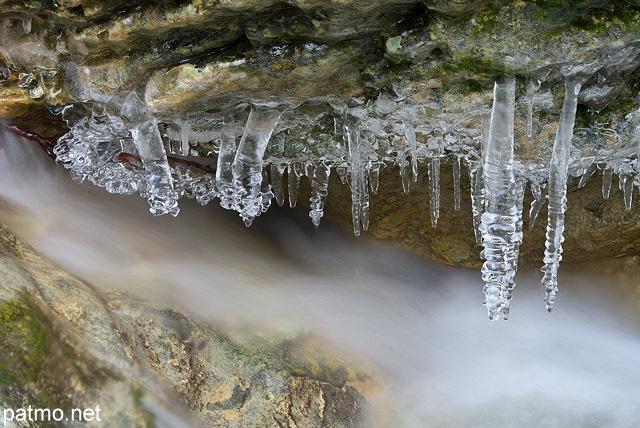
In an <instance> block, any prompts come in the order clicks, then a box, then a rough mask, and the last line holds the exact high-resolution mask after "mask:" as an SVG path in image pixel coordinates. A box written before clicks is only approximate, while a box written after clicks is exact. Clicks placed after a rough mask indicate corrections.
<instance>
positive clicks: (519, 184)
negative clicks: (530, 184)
mask: <svg viewBox="0 0 640 428" xmlns="http://www.w3.org/2000/svg"><path fill="white" fill-rule="evenodd" d="M525 187H526V180H525V179H524V178H522V177H518V178H516V191H515V193H516V208H517V210H518V211H517V221H516V233H515V234H514V239H513V241H512V242H511V243H510V246H509V248H507V251H506V253H507V254H509V255H510V260H511V269H512V270H513V275H512V276H511V280H510V281H509V284H508V286H507V289H506V298H507V301H508V302H509V304H508V305H507V306H506V307H505V308H504V309H503V310H502V316H503V318H504V319H505V320H506V319H508V318H509V310H510V309H511V298H512V297H513V289H514V288H515V286H516V281H515V274H516V273H517V271H518V258H519V256H520V244H522V238H523V234H522V224H523V215H522V213H523V211H524V189H525Z"/></svg>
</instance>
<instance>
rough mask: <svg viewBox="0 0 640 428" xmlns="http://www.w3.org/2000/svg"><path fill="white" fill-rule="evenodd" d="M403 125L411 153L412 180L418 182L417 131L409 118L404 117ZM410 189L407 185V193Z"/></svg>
mask: <svg viewBox="0 0 640 428" xmlns="http://www.w3.org/2000/svg"><path fill="white" fill-rule="evenodd" d="M402 125H403V129H404V135H405V137H406V138H407V142H408V144H409V154H410V155H411V181H413V182H414V183H416V182H417V181H418V144H417V142H416V131H415V129H414V128H413V125H411V122H410V121H409V120H408V119H402ZM403 184H404V176H403ZM408 191H409V190H408V186H407V190H405V193H407V192H408Z"/></svg>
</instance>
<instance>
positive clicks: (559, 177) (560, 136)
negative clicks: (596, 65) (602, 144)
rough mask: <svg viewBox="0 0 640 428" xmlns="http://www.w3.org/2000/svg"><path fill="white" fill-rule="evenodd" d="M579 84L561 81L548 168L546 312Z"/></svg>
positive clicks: (554, 283)
mask: <svg viewBox="0 0 640 428" xmlns="http://www.w3.org/2000/svg"><path fill="white" fill-rule="evenodd" d="M581 85H582V81H581V80H579V79H576V78H567V80H566V81H565V96H564V102H563V104H562V111H561V112H560V122H559V124H558V131H557V132H556V138H555V141H554V143H553V152H552V155H551V163H550V165H549V182H548V183H549V184H548V191H549V215H548V219H547V234H546V242H545V252H544V263H545V265H544V266H543V268H542V272H543V273H544V277H543V278H542V286H543V287H544V288H545V290H546V297H545V302H546V305H547V310H548V311H549V312H551V311H552V310H553V304H554V302H555V299H556V294H557V292H558V267H559V265H560V261H561V260H562V242H563V241H564V236H563V232H564V213H565V211H566V209H567V174H568V170H569V151H570V149H571V140H572V138H573V127H574V124H575V119H576V109H577V106H578V94H579V93H580V87H581Z"/></svg>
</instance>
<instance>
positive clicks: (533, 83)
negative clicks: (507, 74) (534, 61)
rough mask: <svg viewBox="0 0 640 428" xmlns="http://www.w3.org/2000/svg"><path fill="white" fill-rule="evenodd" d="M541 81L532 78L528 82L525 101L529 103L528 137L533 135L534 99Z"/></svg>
mask: <svg viewBox="0 0 640 428" xmlns="http://www.w3.org/2000/svg"><path fill="white" fill-rule="evenodd" d="M540 84H541V80H540V79H538V78H535V77H534V78H532V79H529V80H527V92H526V94H525V100H526V102H527V137H531V136H532V135H533V97H534V95H535V93H536V91H537V90H538V89H540Z"/></svg>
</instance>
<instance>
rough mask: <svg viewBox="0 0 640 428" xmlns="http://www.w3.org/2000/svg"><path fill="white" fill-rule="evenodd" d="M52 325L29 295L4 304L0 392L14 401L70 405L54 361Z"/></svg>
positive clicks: (0, 309) (0, 306) (0, 331)
mask: <svg viewBox="0 0 640 428" xmlns="http://www.w3.org/2000/svg"><path fill="white" fill-rule="evenodd" d="M50 332H51V325H50V322H49V321H48V320H47V318H46V316H45V315H44V314H43V313H42V311H41V310H40V308H39V307H38V306H37V305H36V304H35V303H33V302H32V301H31V300H30V299H29V297H28V295H26V294H24V295H20V296H19V297H18V298H16V299H14V300H12V301H5V302H2V303H0V393H2V394H3V395H5V396H7V397H9V398H10V401H13V402H11V403H10V404H12V405H16V406H23V405H25V404H32V405H34V406H40V407H49V408H52V406H55V407H60V408H66V407H69V406H70V404H71V403H70V402H69V401H68V395H67V394H65V393H64V388H63V387H62V386H61V384H60V383H59V382H60V381H59V379H57V377H56V373H54V370H52V367H51V364H50V357H51V352H50V350H51V337H50Z"/></svg>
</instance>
